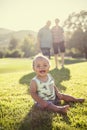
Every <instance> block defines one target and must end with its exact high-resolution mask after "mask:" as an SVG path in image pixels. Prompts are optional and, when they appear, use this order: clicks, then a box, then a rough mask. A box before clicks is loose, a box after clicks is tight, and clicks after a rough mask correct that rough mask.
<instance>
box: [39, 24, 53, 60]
mask: <svg viewBox="0 0 87 130" xmlns="http://www.w3.org/2000/svg"><path fill="white" fill-rule="evenodd" d="M50 25H51V21H47V22H46V25H45V26H44V27H43V28H41V29H40V30H39V32H38V43H39V48H40V49H41V51H42V54H43V55H45V56H47V57H48V58H49V59H50V49H51V47H52V32H51V30H50Z"/></svg>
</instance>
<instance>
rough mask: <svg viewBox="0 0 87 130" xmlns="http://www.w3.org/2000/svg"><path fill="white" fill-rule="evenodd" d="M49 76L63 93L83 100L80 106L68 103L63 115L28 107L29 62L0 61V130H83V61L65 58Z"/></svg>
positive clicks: (86, 109)
mask: <svg viewBox="0 0 87 130" xmlns="http://www.w3.org/2000/svg"><path fill="white" fill-rule="evenodd" d="M50 61H51V69H50V73H51V74H52V76H53V77H54V78H55V83H56V85H57V86H58V88H59V90H60V91H61V92H63V93H67V94H70V95H73V96H75V97H83V98H85V99H86V101H85V102H84V103H83V104H79V103H77V104H71V108H70V110H69V111H68V114H67V116H61V115H59V114H58V113H53V112H47V111H43V112H42V111H40V110H36V109H34V108H32V105H33V100H32V98H31V96H30V94H29V85H30V81H31V78H32V77H33V76H34V75H35V74H34V72H33V70H32V59H0V130H87V62H84V60H80V59H68V58H67V59H65V68H61V67H60V68H59V69H55V64H54V58H53V57H52V58H51V60H50Z"/></svg>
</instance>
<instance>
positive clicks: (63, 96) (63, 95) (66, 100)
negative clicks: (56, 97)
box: [62, 94, 85, 103]
mask: <svg viewBox="0 0 87 130" xmlns="http://www.w3.org/2000/svg"><path fill="white" fill-rule="evenodd" d="M62 100H64V101H65V102H79V103H83V102H84V100H85V99H84V98H75V97H73V96H70V95H65V94H62Z"/></svg>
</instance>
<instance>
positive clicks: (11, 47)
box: [8, 38, 18, 50]
mask: <svg viewBox="0 0 87 130" xmlns="http://www.w3.org/2000/svg"><path fill="white" fill-rule="evenodd" d="M17 46H18V40H17V39H16V38H12V39H11V40H10V43H9V47H8V49H9V50H14V49H16V48H17Z"/></svg>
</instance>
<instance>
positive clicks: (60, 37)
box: [51, 18, 65, 68]
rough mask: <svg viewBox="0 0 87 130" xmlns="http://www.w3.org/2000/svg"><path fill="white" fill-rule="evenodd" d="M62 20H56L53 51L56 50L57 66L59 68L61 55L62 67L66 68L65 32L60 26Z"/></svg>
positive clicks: (53, 31) (53, 29)
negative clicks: (59, 56)
mask: <svg viewBox="0 0 87 130" xmlns="http://www.w3.org/2000/svg"><path fill="white" fill-rule="evenodd" d="M59 22H60V20H59V19H58V18H56V19H55V26H53V27H52V30H51V31H52V37H53V50H54V58H55V66H56V68H58V66H59V61H58V54H59V53H60V55H61V66H62V67H64V53H65V45H64V30H63V28H62V27H61V26H59Z"/></svg>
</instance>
